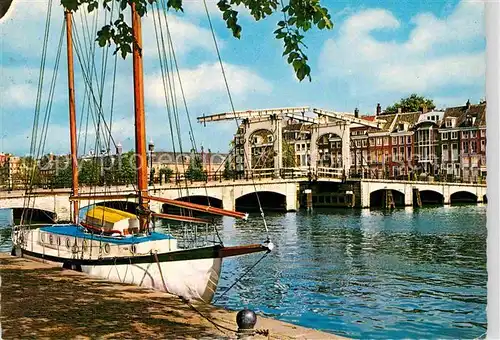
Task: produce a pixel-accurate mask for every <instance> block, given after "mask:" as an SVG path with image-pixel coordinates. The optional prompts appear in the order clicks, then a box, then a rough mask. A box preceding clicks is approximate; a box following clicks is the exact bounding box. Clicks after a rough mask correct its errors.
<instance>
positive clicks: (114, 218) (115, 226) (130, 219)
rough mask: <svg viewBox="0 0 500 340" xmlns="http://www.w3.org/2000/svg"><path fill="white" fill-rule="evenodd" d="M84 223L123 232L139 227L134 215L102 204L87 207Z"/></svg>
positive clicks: (129, 231) (132, 230)
mask: <svg viewBox="0 0 500 340" xmlns="http://www.w3.org/2000/svg"><path fill="white" fill-rule="evenodd" d="M85 223H87V224H89V225H90V226H92V227H95V228H102V229H104V230H117V231H120V232H121V233H123V234H129V233H131V232H134V231H136V230H138V229H139V220H138V218H137V216H136V215H134V214H131V213H128V212H126V211H122V210H118V209H113V208H108V207H103V206H96V207H94V208H92V209H89V210H88V211H87V214H86V216H85Z"/></svg>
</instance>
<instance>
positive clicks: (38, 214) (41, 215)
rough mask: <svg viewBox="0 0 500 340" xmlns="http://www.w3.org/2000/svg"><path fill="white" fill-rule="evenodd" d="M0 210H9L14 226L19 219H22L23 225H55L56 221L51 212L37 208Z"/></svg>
mask: <svg viewBox="0 0 500 340" xmlns="http://www.w3.org/2000/svg"><path fill="white" fill-rule="evenodd" d="M0 210H11V211H12V221H13V223H14V224H19V223H20V222H21V218H23V219H24V223H28V222H29V221H31V223H56V222H57V220H58V218H57V214H56V213H55V212H54V211H51V210H45V209H39V208H30V209H25V208H23V207H10V208H3V207H2V208H0Z"/></svg>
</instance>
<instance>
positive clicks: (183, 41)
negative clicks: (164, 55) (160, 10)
mask: <svg viewBox="0 0 500 340" xmlns="http://www.w3.org/2000/svg"><path fill="white" fill-rule="evenodd" d="M158 20H159V19H158V16H157V15H156V14H155V16H154V19H153V13H152V12H151V11H150V12H149V13H148V17H147V18H146V19H144V25H143V37H144V39H143V42H144V49H145V51H146V52H145V55H146V56H147V55H152V56H158V49H157V38H156V33H155V21H156V29H157V32H158V41H159V42H160V43H161V35H160V31H159V26H158ZM167 20H168V28H169V31H170V34H171V37H172V41H173V45H174V50H175V53H176V54H177V55H179V54H185V53H188V52H190V51H193V50H199V49H203V50H207V51H212V52H213V53H214V54H215V47H214V43H213V38H212V33H211V32H210V30H208V29H206V28H203V27H201V26H198V25H195V24H193V23H192V22H189V21H188V20H186V19H185V18H179V17H178V16H176V15H172V14H167ZM160 22H161V26H162V27H163V39H164V41H165V49H166V50H167V51H168V45H167V42H168V40H167V35H166V33H167V29H166V25H165V18H164V16H163V14H161V18H160ZM217 43H218V45H219V47H223V46H224V42H223V41H222V40H221V39H220V38H217ZM160 46H161V45H160Z"/></svg>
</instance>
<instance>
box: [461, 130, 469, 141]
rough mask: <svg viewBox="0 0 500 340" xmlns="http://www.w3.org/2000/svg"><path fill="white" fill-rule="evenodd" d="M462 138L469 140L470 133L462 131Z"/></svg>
mask: <svg viewBox="0 0 500 340" xmlns="http://www.w3.org/2000/svg"><path fill="white" fill-rule="evenodd" d="M462 138H464V139H467V138H469V131H462Z"/></svg>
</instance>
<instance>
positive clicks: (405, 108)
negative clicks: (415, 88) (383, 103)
mask: <svg viewBox="0 0 500 340" xmlns="http://www.w3.org/2000/svg"><path fill="white" fill-rule="evenodd" d="M424 106H425V107H427V109H428V110H433V109H434V108H436V105H434V101H433V100H432V99H428V98H425V97H424V96H419V95H417V94H416V93H413V94H412V95H410V96H409V97H406V98H401V100H400V101H399V102H397V103H394V104H393V105H390V106H388V107H387V108H386V109H385V111H384V113H386V114H392V113H397V112H398V108H401V112H417V111H419V110H421V109H422V108H423V107H424Z"/></svg>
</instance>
